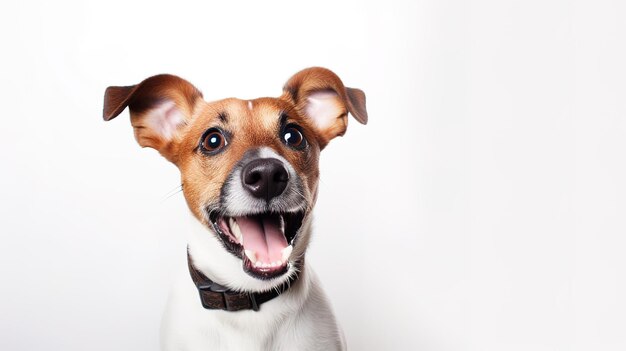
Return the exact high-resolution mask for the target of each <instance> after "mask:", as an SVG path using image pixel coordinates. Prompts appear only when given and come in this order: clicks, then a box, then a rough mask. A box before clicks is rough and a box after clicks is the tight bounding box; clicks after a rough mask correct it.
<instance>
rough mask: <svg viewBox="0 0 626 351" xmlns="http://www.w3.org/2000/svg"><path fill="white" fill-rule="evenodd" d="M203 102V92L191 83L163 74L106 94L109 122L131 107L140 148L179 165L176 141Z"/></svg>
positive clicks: (111, 90) (106, 112) (106, 114)
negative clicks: (146, 148)
mask: <svg viewBox="0 0 626 351" xmlns="http://www.w3.org/2000/svg"><path fill="white" fill-rule="evenodd" d="M201 100H202V93H201V92H200V91H199V90H198V89H196V87H194V86H193V85H192V84H191V83H189V82H187V81H186V80H184V79H182V78H180V77H176V76H173V75H169V74H161V75H157V76H153V77H150V78H148V79H146V80H144V81H143V82H141V83H139V84H137V85H132V86H122V87H116V86H113V87H108V88H107V89H106V91H105V93H104V108H103V117H104V120H105V121H109V120H111V119H113V118H115V117H117V116H118V115H119V114H120V113H122V111H124V109H125V108H126V107H127V106H128V109H129V111H130V121H131V124H132V126H133V129H134V132H135V139H137V142H138V143H139V145H141V146H142V147H151V148H154V149H156V150H158V151H159V152H160V153H161V155H163V156H165V158H167V159H168V160H170V161H172V162H175V152H174V150H173V147H172V144H173V143H172V141H173V140H174V139H176V138H177V137H179V136H180V131H181V129H183V128H184V126H186V125H187V123H188V121H189V119H190V118H191V116H192V115H193V111H194V109H195V107H196V105H197V104H198V102H199V101H201Z"/></svg>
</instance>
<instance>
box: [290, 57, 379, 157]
mask: <svg viewBox="0 0 626 351" xmlns="http://www.w3.org/2000/svg"><path fill="white" fill-rule="evenodd" d="M281 98H283V99H286V100H289V101H291V102H293V103H294V104H295V106H296V109H297V110H298V112H299V113H300V114H303V115H305V116H307V117H308V118H310V119H311V120H312V121H313V125H314V126H315V128H316V130H317V134H318V136H319V137H320V147H321V148H324V147H325V146H326V145H327V144H328V142H329V141H330V140H331V139H333V138H335V137H336V136H341V135H343V134H344V133H345V132H346V128H347V127H348V112H349V113H350V114H351V115H352V116H353V117H354V118H355V119H356V120H357V121H359V122H360V123H362V124H366V123H367V110H366V109H365V93H364V92H363V91H361V90H359V89H354V88H346V87H344V85H343V83H342V82H341V79H339V77H337V75H336V74H335V73H333V72H332V71H330V70H328V69H326V68H322V67H311V68H307V69H304V70H302V71H300V72H298V73H296V74H295V75H294V76H293V77H291V78H290V79H289V80H288V81H287V83H286V84H285V86H284V87H283V95H282V96H281Z"/></svg>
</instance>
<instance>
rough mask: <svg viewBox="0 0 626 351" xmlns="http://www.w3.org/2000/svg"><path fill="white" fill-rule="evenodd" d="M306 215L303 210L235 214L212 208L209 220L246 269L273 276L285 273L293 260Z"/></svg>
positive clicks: (266, 277) (260, 275)
mask: <svg viewBox="0 0 626 351" xmlns="http://www.w3.org/2000/svg"><path fill="white" fill-rule="evenodd" d="M305 216H306V213H305V212H304V211H297V212H262V213H250V214H244V215H236V216H234V215H233V216H231V215H227V214H221V213H220V212H219V211H210V212H209V222H210V227H211V228H210V229H212V231H213V232H215V233H216V234H217V237H218V238H219V239H220V241H221V242H222V245H223V246H224V249H225V250H226V251H228V252H230V253H231V254H232V255H234V256H235V257H237V258H239V259H241V261H242V269H243V271H244V272H246V273H247V274H248V275H250V276H252V277H254V278H257V279H260V280H271V279H274V278H278V277H280V276H282V275H284V274H286V273H287V272H288V271H289V268H290V266H291V265H293V264H294V262H295V258H294V257H293V255H292V251H293V247H294V245H295V244H296V241H297V239H298V233H299V232H300V229H301V227H302V223H303V220H304V218H305Z"/></svg>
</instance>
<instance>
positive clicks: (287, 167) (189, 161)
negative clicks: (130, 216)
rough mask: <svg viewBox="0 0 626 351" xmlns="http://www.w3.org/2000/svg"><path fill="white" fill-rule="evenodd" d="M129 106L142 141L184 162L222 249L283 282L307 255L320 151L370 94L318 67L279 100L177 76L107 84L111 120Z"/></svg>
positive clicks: (190, 198)
mask: <svg viewBox="0 0 626 351" xmlns="http://www.w3.org/2000/svg"><path fill="white" fill-rule="evenodd" d="M127 106H128V107H129V110H130V117H131V124H132V126H133V129H134V132H135V138H136V139H137V142H138V143H139V144H140V145H141V146H143V147H151V148H154V149H156V150H158V151H159V152H160V153H161V155H163V156H164V157H165V158H166V159H168V160H169V161H171V162H172V163H174V164H175V165H176V166H177V167H178V168H179V170H180V173H181V178H182V184H183V193H184V196H185V199H186V201H187V204H188V205H189V208H190V209H191V212H192V213H193V214H194V216H195V217H196V218H197V219H198V220H199V221H200V222H201V223H202V224H203V225H204V226H205V227H206V228H208V229H209V230H210V231H211V232H212V233H213V234H214V236H215V238H216V240H214V242H215V243H219V245H217V246H220V247H219V250H220V251H221V253H219V255H228V256H231V257H230V259H229V261H230V262H232V263H233V264H236V265H238V266H239V267H242V268H243V271H245V272H246V273H247V274H248V275H249V276H251V277H253V279H255V280H262V281H278V280H281V281H284V279H286V277H287V276H288V275H289V274H286V273H293V272H294V271H295V270H297V267H294V266H297V264H298V262H301V260H302V258H303V255H304V250H305V249H306V246H307V244H308V237H306V235H308V230H305V229H307V228H308V226H309V224H310V223H309V221H310V213H311V210H312V208H313V205H314V203H315V200H316V196H317V185H318V180H319V169H318V160H319V154H320V151H321V150H322V149H323V148H324V147H325V146H326V145H327V144H328V142H329V141H330V140H331V139H333V138H335V137H337V136H340V135H343V134H344V133H345V131H346V128H347V125H348V117H347V116H348V113H350V114H351V115H352V116H354V117H355V118H356V119H357V120H358V121H359V122H361V123H363V124H365V123H366V122H367V112H366V109H365V94H364V93H363V92H362V91H361V90H358V89H352V88H346V87H344V85H343V83H342V82H341V80H340V79H339V77H337V76H336V75H335V74H334V73H333V72H331V71H329V70H327V69H324V68H319V67H315V68H308V69H305V70H303V71H301V72H299V73H297V74H295V75H294V76H293V77H291V78H290V79H289V80H288V82H287V83H286V84H285V86H284V92H283V94H282V95H281V96H280V97H278V98H259V99H255V100H239V99H234V98H230V99H225V100H220V101H215V102H206V101H205V100H204V99H203V98H202V94H201V93H200V91H199V90H198V89H196V88H195V87H194V86H193V85H191V84H190V83H189V82H187V81H185V80H183V79H181V78H179V77H176V76H172V75H158V76H154V77H150V78H148V79H146V80H144V81H143V82H141V83H139V84H137V85H134V86H127V87H109V88H107V90H106V93H105V97H104V119H105V120H107V121H108V120H110V119H113V118H115V117H116V116H117V115H119V114H120V113H121V112H122V111H123V110H124V109H125V108H126V107H127ZM302 232H306V234H305V235H300V234H301V233H302ZM233 260H234V261H233ZM238 269H239V272H241V268H238ZM244 285H245V284H244Z"/></svg>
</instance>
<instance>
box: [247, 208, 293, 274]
mask: <svg viewBox="0 0 626 351" xmlns="http://www.w3.org/2000/svg"><path fill="white" fill-rule="evenodd" d="M235 220H236V221H237V224H238V225H239V229H241V235H242V236H243V248H244V249H245V250H252V251H254V252H255V253H256V258H257V261H261V262H265V263H272V262H276V261H282V250H283V249H284V248H286V247H287V245H288V244H287V239H286V238H285V234H283V231H282V230H281V228H280V217H278V216H262V217H257V216H254V217H237V218H235Z"/></svg>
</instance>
